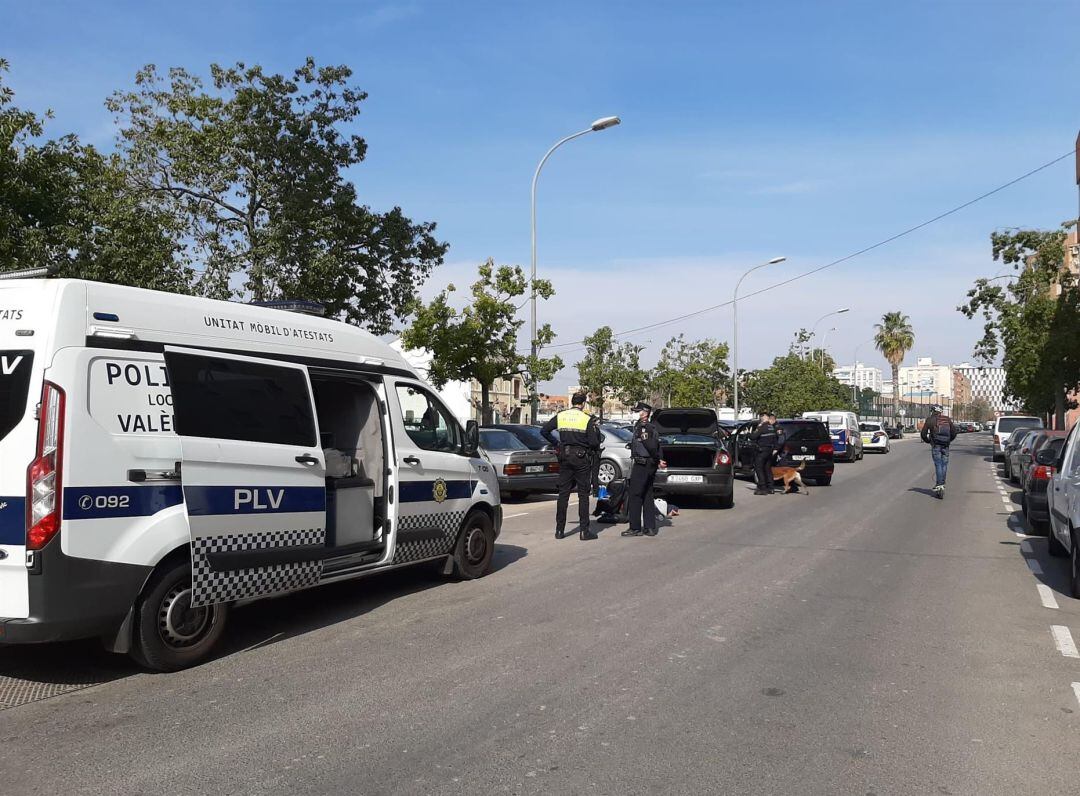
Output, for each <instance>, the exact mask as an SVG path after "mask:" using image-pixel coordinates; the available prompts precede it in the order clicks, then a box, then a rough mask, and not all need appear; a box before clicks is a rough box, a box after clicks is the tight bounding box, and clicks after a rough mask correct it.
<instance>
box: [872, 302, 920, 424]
mask: <svg viewBox="0 0 1080 796" xmlns="http://www.w3.org/2000/svg"><path fill="white" fill-rule="evenodd" d="M874 328H875V329H877V333H876V334H875V335H874V345H875V346H876V347H877V350H878V351H880V352H881V354H882V356H884V357H885V359H887V360H888V361H889V364H890V365H892V391H893V422H895V421H896V417H897V410H898V409H899V408H900V363H901V362H903V361H904V355H905V354H906V353H907V352H908V351H910V350H911V347H912V346H914V345H915V332H914V331H913V330H912V328H911V323H910V320H909V319H908V316H906V315H904V313H902V312H886V313H885V314H884V315H883V316H882V318H881V323H877V324H874Z"/></svg>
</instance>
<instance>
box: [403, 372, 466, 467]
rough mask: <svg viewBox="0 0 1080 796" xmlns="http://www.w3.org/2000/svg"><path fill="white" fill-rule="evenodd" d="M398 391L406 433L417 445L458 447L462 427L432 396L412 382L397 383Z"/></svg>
mask: <svg viewBox="0 0 1080 796" xmlns="http://www.w3.org/2000/svg"><path fill="white" fill-rule="evenodd" d="M397 394H398V403H399V404H401V418H402V420H403V421H404V423H405V433H406V434H408V435H409V439H411V440H412V441H413V443H414V444H415V445H416V447H418V448H420V449H421V450H426V451H450V452H453V453H457V452H458V451H459V450H460V449H461V442H462V440H461V427H460V426H459V425H458V424H457V421H456V420H454V418H453V417H452V416H451V415H450V413H449V412H448V411H447V410H446V408H445V407H443V405H442V404H441V403H439V401H438V399H436V398H435V396H433V395H431V394H430V393H428V392H427V391H426V390H423V389H421V388H419V387H416V386H413V385H411V384H399V385H397Z"/></svg>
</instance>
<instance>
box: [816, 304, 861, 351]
mask: <svg viewBox="0 0 1080 796" xmlns="http://www.w3.org/2000/svg"><path fill="white" fill-rule="evenodd" d="M850 310H851V308H850V307H843V308H841V309H838V310H833V311H832V312H826V313H825V314H824V315H822V316H821V317H820V318H818V319H817V320H816V321H814V325H813V326H812V327H811V329H810V339H811V340H813V339H814V338H815V337H816V336H817V326H818V324H819V323H821V322H822V321H823V320H825V319H826V318H831V317H832V316H833V315H842V314H843V313H845V312H850ZM813 353H814V346H813V344H811V345H810V355H811V356H813Z"/></svg>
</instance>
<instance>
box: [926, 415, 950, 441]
mask: <svg viewBox="0 0 1080 796" xmlns="http://www.w3.org/2000/svg"><path fill="white" fill-rule="evenodd" d="M930 441H931V442H933V443H934V444H935V445H948V444H949V443H950V442H952V421H951V420H949V418H948V417H947V416H946V415H938V416H937V417H935V418H934V426H933V428H931V429H930Z"/></svg>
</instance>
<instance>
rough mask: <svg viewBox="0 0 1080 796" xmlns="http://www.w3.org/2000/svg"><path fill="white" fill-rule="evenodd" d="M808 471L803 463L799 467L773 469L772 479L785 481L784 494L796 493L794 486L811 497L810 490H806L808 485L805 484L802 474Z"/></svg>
mask: <svg viewBox="0 0 1080 796" xmlns="http://www.w3.org/2000/svg"><path fill="white" fill-rule="evenodd" d="M805 469H806V462H802V463H801V464H800V465H799V466H798V467H773V468H772V478H773V481H779V480H781V479H783V481H784V494H785V495H786V494H787V493H788V492H792V491H794V490H793V489H792V486H791V485H792V484H795V485H796V486H798V487H799V490H800V491H801V492H802V493H803V494H804V495H806V496H807V497H809V496H810V490H809V489H807V488H806V484H804V483H803V480H802V476H801V475H800V473H801V472H802V471H803V470H805Z"/></svg>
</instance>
